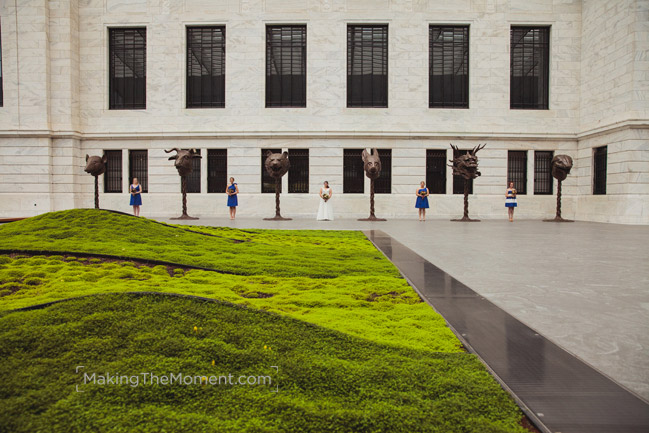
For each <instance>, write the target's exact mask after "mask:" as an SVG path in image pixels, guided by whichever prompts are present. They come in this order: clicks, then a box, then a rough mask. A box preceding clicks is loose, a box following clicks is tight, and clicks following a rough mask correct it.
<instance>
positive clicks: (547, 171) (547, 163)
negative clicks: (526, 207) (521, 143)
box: [534, 150, 554, 195]
mask: <svg viewBox="0 0 649 433" xmlns="http://www.w3.org/2000/svg"><path fill="white" fill-rule="evenodd" d="M553 157H554V152H552V151H551V150H550V151H546V150H538V151H535V152H534V194H535V195H544V194H546V195H552V186H553V182H554V181H553V180H552V179H553V178H552V158H553Z"/></svg>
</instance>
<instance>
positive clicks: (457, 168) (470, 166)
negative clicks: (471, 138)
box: [449, 144, 486, 180]
mask: <svg viewBox="0 0 649 433" xmlns="http://www.w3.org/2000/svg"><path fill="white" fill-rule="evenodd" d="M485 146H486V144H482V145H478V146H476V147H474V148H473V149H472V150H467V151H466V153H465V154H464V155H460V156H458V157H454V158H453V159H452V160H451V161H450V162H451V163H452V164H453V165H450V164H449V165H450V166H451V167H453V176H462V177H463V178H464V179H467V180H468V179H475V178H476V177H478V176H480V175H481V174H482V173H480V172H479V171H478V157H477V156H476V153H478V151H480V150H481V149H484V148H485ZM451 148H452V149H453V150H454V151H456V152H458V153H459V151H460V149H458V148H457V146H453V145H452V144H451Z"/></svg>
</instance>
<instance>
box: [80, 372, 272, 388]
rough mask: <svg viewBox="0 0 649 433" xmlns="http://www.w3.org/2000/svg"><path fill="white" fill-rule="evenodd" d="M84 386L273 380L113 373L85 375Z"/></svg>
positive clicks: (230, 383)
mask: <svg viewBox="0 0 649 433" xmlns="http://www.w3.org/2000/svg"><path fill="white" fill-rule="evenodd" d="M83 384H84V385H100V386H106V385H129V386H132V387H137V386H140V385H186V386H189V385H226V386H240V385H241V386H242V385H246V386H269V385H272V378H271V376H269V375H239V376H237V375H234V374H227V375H219V376H215V375H200V374H192V375H186V374H183V373H164V374H154V373H151V372H147V373H138V374H132V375H125V374H112V373H105V374H99V373H85V372H84V373H83Z"/></svg>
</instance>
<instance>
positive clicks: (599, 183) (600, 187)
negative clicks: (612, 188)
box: [593, 146, 607, 195]
mask: <svg viewBox="0 0 649 433" xmlns="http://www.w3.org/2000/svg"><path fill="white" fill-rule="evenodd" d="M606 154H607V146H602V147H596V148H594V149H593V194H597V195H600V194H606Z"/></svg>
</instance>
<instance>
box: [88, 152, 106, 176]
mask: <svg viewBox="0 0 649 433" xmlns="http://www.w3.org/2000/svg"><path fill="white" fill-rule="evenodd" d="M107 161H108V157H106V155H104V156H88V155H86V168H85V169H84V170H83V171H85V172H86V173H90V174H91V175H93V176H99V175H100V174H104V172H105V171H106V162H107Z"/></svg>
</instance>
